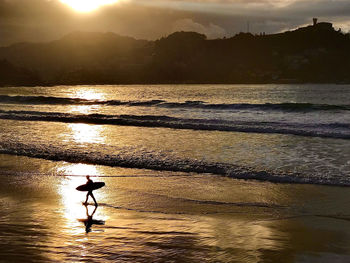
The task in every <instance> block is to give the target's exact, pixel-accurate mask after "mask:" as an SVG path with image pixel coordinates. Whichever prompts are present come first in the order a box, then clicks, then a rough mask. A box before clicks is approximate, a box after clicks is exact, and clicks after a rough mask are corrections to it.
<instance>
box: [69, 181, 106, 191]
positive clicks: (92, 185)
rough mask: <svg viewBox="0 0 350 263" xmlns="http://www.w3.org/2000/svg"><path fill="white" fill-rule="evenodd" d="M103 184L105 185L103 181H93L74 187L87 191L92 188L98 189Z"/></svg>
mask: <svg viewBox="0 0 350 263" xmlns="http://www.w3.org/2000/svg"><path fill="white" fill-rule="evenodd" d="M104 186H105V183H104V182H94V183H92V184H82V185H79V186H78V187H77V188H75V189H77V190H78V191H81V192H87V191H92V190H96V189H99V188H101V187H104Z"/></svg>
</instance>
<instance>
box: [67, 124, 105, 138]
mask: <svg viewBox="0 0 350 263" xmlns="http://www.w3.org/2000/svg"><path fill="white" fill-rule="evenodd" d="M68 128H69V129H70V130H71V132H72V135H71V136H72V137H73V140H74V141H75V142H77V143H103V142H104V139H105V138H104V136H103V135H102V132H103V126H98V125H91V124H84V123H73V124H68Z"/></svg>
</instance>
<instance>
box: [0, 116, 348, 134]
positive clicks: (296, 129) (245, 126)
mask: <svg viewBox="0 0 350 263" xmlns="http://www.w3.org/2000/svg"><path fill="white" fill-rule="evenodd" d="M0 119H11V120H23V121H49V122H50V121H52V122H66V123H87V124H100V125H102V124H105V125H120V126H138V127H162V128H172V129H192V130H206V131H226V132H250V133H278V134H291V135H299V136H310V137H324V138H338V139H350V124H348V123H337V122H334V123H325V124H319V123H305V124H302V123H284V122H283V123H282V122H259V121H226V120H219V119H186V118H176V117H169V116H157V115H105V114H87V115H84V114H70V113H59V112H40V111H4V110H0Z"/></svg>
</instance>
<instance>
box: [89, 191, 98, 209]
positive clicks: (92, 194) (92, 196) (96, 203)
mask: <svg viewBox="0 0 350 263" xmlns="http://www.w3.org/2000/svg"><path fill="white" fill-rule="evenodd" d="M90 195H91V197H92V199H94V202H95V206H98V204H97V202H96V199H95V197H94V195H93V193H92V192H91V194H90Z"/></svg>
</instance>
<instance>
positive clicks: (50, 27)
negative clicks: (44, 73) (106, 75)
mask: <svg viewBox="0 0 350 263" xmlns="http://www.w3.org/2000/svg"><path fill="white" fill-rule="evenodd" d="M313 17H318V18H319V20H320V21H330V22H334V24H335V26H336V27H341V28H342V29H344V30H345V31H346V30H349V29H350V18H349V17H350V3H349V0H119V1H118V3H117V4H114V5H110V6H104V7H101V8H99V9H98V10H96V11H94V12H91V13H85V14H81V13H78V12H75V11H74V10H72V9H71V8H69V7H68V6H67V5H65V4H63V3H62V2H61V1H60V0H0V46H1V45H9V44H11V43H14V42H20V41H35V42H40V41H49V40H54V39H58V38H60V37H62V36H63V35H64V34H67V33H70V32H72V31H77V30H79V31H101V32H108V31H109V32H115V33H118V34H121V35H128V36H132V37H136V38H143V39H157V38H160V37H162V36H165V35H167V34H169V33H171V32H172V31H175V30H186V31H197V32H200V33H203V34H206V35H207V36H208V37H209V38H216V37H222V36H227V37H229V36H232V35H234V34H236V33H238V32H240V31H246V30H247V22H249V24H250V31H251V32H252V33H259V32H266V33H274V32H280V31H282V30H288V29H293V28H296V27H298V26H301V25H305V24H311V23H312V18H313Z"/></svg>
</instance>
